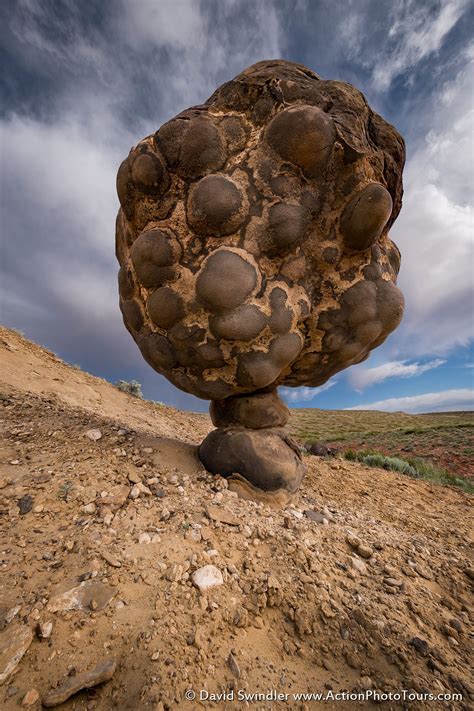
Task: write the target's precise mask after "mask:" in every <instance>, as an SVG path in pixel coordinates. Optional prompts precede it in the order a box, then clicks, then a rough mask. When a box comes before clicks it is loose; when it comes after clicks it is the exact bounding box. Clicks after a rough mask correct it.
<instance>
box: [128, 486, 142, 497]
mask: <svg viewBox="0 0 474 711" xmlns="http://www.w3.org/2000/svg"><path fill="white" fill-rule="evenodd" d="M129 496H130V498H131V499H138V497H139V496H140V489H139V488H138V484H135V485H134V486H132V488H131V489H130V494H129Z"/></svg>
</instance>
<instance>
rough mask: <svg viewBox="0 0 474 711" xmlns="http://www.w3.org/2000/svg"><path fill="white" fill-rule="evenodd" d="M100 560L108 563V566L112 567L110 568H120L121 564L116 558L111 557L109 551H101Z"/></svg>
mask: <svg viewBox="0 0 474 711" xmlns="http://www.w3.org/2000/svg"><path fill="white" fill-rule="evenodd" d="M101 555H102V558H103V559H104V560H105V561H106V563H108V564H109V565H111V566H112V568H121V567H122V563H121V562H120V561H119V560H118V558H116V557H115V556H114V555H112V554H111V553H110V552H109V551H102V552H101Z"/></svg>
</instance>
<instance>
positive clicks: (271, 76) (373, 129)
mask: <svg viewBox="0 0 474 711" xmlns="http://www.w3.org/2000/svg"><path fill="white" fill-rule="evenodd" d="M404 157H405V150H404V142H403V139H402V138H401V136H400V135H399V134H398V133H397V131H396V130H395V129H394V128H393V126H391V125H390V124H389V123H387V122H386V121H384V119H382V118H381V117H380V116H379V115H378V114H376V113H375V112H374V111H372V110H371V109H370V107H369V106H368V104H367V102H366V100H365V98H364V97H363V95H362V94H361V93H360V92H359V91H358V90H357V89H355V88H354V87H353V86H351V85H350V84H346V83H343V82H338V81H324V80H322V79H320V78H319V77H318V76H317V75H316V74H314V73H313V72H312V71H310V70H309V69H307V68H306V67H304V66H302V65H300V64H294V63H292V62H287V61H282V60H275V61H264V62H259V63H258V64H255V65H253V66H251V67H249V68H248V69H246V70H245V71H243V72H242V73H241V74H239V75H238V76H237V77H235V79H233V80H232V81H230V82H227V83H226V84H223V85H222V86H221V87H220V88H219V89H217V90H216V91H215V93H214V94H213V95H212V96H211V97H210V99H209V100H208V101H207V102H206V103H205V104H203V105H202V106H195V107H192V108H190V109H187V110H185V111H183V112H182V113H180V114H179V115H178V116H176V117H175V118H173V119H171V121H168V122H167V123H165V124H164V125H163V126H161V128H160V129H159V130H158V131H157V132H156V133H155V134H154V135H152V136H148V137H147V138H145V139H143V140H142V141H140V143H138V144H137V145H136V146H135V147H134V148H133V149H132V150H131V152H130V154H129V156H128V158H126V159H125V160H124V162H123V163H122V165H121V166H120V168H119V171H118V176H117V191H118V195H119V199H120V204H121V209H120V211H119V214H118V218H117V230H116V236H117V257H118V260H119V262H120V272H119V288H120V307H121V310H122V314H123V317H124V322H125V325H126V326H127V328H128V330H129V331H130V333H131V334H132V336H133V338H134V339H135V341H136V343H137V345H138V347H139V348H140V350H141V352H142V354H143V356H144V358H145V359H146V360H147V362H148V363H149V364H150V365H151V366H152V367H153V368H154V369H155V370H157V371H158V372H160V373H162V374H163V375H165V376H166V377H167V378H168V379H169V380H170V381H171V382H172V383H174V385H176V386H177V387H178V388H181V389H182V390H185V391H186V392H189V393H193V394H194V395H196V396H198V397H200V398H204V399H208V400H211V401H212V402H211V416H212V420H213V422H214V424H215V425H216V427H217V429H216V430H215V431H213V432H211V433H210V434H209V435H208V437H207V438H206V440H205V441H204V442H203V444H202V445H201V447H200V450H199V455H200V457H201V459H202V461H203V463H204V464H205V466H206V468H207V469H208V470H209V471H211V472H213V473H216V474H222V475H224V476H226V477H231V479H232V480H233V481H239V482H240V485H241V489H242V490H246V491H250V492H251V493H253V494H254V493H255V488H256V490H265V491H266V492H274V493H275V495H280V494H282V493H283V494H284V495H285V496H286V495H291V494H292V493H293V492H294V491H295V490H296V489H297V487H298V486H299V484H300V482H301V479H302V477H303V475H304V466H303V464H302V461H301V457H300V455H299V452H298V448H297V447H296V446H295V445H294V443H293V442H292V441H291V440H290V439H289V438H288V436H287V434H286V431H285V429H284V427H285V424H286V421H287V418H288V413H287V409H286V407H285V406H284V405H283V404H282V403H281V401H280V400H279V398H278V395H277V391H276V388H277V386H279V385H286V386H300V385H306V386H310V387H317V386H319V385H322V384H323V383H324V382H326V381H327V380H328V378H330V377H331V376H332V375H334V374H335V373H337V372H338V371H340V370H342V369H343V368H347V367H348V366H350V365H353V364H355V363H360V362H361V361H363V360H364V359H365V358H367V357H368V355H369V352H370V351H371V350H372V349H373V348H376V347H377V346H379V345H380V344H381V343H383V342H384V340H385V339H386V338H387V336H388V335H389V333H391V331H393V330H394V329H395V328H396V327H397V325H398V324H399V322H400V319H401V316H402V312H403V297H402V295H401V292H400V291H399V290H398V289H397V287H396V285H395V283H396V277H397V274H398V270H399V266H400V253H399V250H398V249H397V247H396V245H395V244H394V243H393V242H392V241H391V240H390V238H389V236H388V230H389V228H390V226H391V225H392V224H393V222H394V220H395V219H396V217H397V215H398V213H399V211H400V207H401V198H402V169H403V163H404Z"/></svg>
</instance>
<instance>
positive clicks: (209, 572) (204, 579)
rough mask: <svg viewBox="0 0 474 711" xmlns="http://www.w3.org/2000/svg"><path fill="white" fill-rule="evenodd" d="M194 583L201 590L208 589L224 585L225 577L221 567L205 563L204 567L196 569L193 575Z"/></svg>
mask: <svg viewBox="0 0 474 711" xmlns="http://www.w3.org/2000/svg"><path fill="white" fill-rule="evenodd" d="M192 582H193V584H194V585H195V586H196V587H197V588H198V589H199V590H200V591H201V592H203V591H205V590H208V589H209V588H213V587H215V586H217V585H222V584H223V583H224V579H223V577H222V573H221V571H220V570H219V568H216V566H215V565H205V566H204V567H202V568H198V570H195V571H194V573H193V575H192Z"/></svg>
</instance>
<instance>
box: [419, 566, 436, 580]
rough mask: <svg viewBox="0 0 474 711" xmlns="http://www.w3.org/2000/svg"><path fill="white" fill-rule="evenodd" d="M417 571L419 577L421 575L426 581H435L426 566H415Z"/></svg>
mask: <svg viewBox="0 0 474 711" xmlns="http://www.w3.org/2000/svg"><path fill="white" fill-rule="evenodd" d="M415 571H416V572H417V573H418V575H420V576H421V577H422V578H424V579H425V580H432V579H433V576H432V574H431V572H430V571H429V570H428V569H427V568H425V567H424V566H422V565H420V563H417V564H416V565H415Z"/></svg>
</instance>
